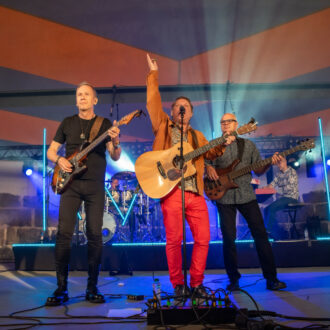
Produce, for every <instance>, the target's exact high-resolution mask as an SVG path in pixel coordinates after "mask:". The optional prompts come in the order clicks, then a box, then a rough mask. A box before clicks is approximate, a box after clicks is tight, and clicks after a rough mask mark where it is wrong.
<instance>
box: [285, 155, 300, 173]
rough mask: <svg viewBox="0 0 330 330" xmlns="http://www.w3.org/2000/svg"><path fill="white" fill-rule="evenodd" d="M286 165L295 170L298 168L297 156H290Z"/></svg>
mask: <svg viewBox="0 0 330 330" xmlns="http://www.w3.org/2000/svg"><path fill="white" fill-rule="evenodd" d="M287 164H288V166H291V167H292V168H294V169H295V170H297V169H298V168H299V167H300V162H299V157H298V156H297V155H291V156H290V157H289V158H288V160H287Z"/></svg>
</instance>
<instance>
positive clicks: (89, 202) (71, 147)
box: [46, 82, 121, 306]
mask: <svg viewBox="0 0 330 330" xmlns="http://www.w3.org/2000/svg"><path fill="white" fill-rule="evenodd" d="M97 101H98V99H97V95H96V91H95V89H94V87H93V86H91V85H90V84H88V83H86V82H83V83H81V84H80V85H78V87H77V89H76V105H77V107H78V114H77V115H74V116H71V117H67V118H65V119H64V120H63V121H62V123H61V124H60V126H59V128H58V130H57V132H56V135H55V137H54V140H53V141H52V142H51V144H50V146H49V149H48V151H47V157H48V159H49V160H51V161H52V162H54V163H55V164H57V165H58V166H59V167H60V168H61V170H63V171H65V172H72V164H71V162H69V161H68V160H67V158H64V157H61V156H59V155H58V154H57V152H58V150H59V148H60V146H61V145H62V144H63V143H65V142H66V157H68V156H70V155H71V154H73V153H74V152H75V151H77V149H78V148H79V146H81V145H82V144H83V143H84V142H86V141H88V139H89V135H90V132H91V129H92V127H93V124H94V122H95V120H96V117H97V116H96V115H95V113H94V106H95V105H96V104H97ZM106 131H108V137H107V138H106V139H105V140H103V141H102V142H101V143H100V144H99V145H97V147H95V148H94V149H93V150H92V151H90V153H89V154H88V158H87V163H86V165H87V171H86V172H85V173H83V174H81V175H80V176H78V177H76V178H74V180H73V181H72V182H71V183H70V185H69V186H68V188H67V189H66V190H65V191H64V192H63V194H62V195H61V201H60V209H59V222H58V232H57V236H56V245H55V267H56V277H57V289H56V290H55V291H54V293H53V295H52V296H50V297H48V299H47V302H46V305H47V306H57V305H61V304H62V303H63V302H65V301H67V300H68V299H69V298H68V290H67V280H68V270H69V261H70V251H71V239H72V235H73V232H74V228H75V223H76V220H77V212H78V209H79V207H80V205H81V203H82V201H84V202H85V210H86V231H87V233H86V234H87V239H88V282H87V289H86V297H85V298H86V300H88V301H90V302H92V303H102V302H104V301H105V300H104V296H103V295H102V294H100V292H99V291H98V289H97V280H98V275H99V269H100V264H101V254H102V222H103V210H104V175H105V169H106V157H105V156H106V155H105V153H106V150H108V152H109V154H110V157H111V158H112V159H113V160H115V161H116V160H118V159H119V157H120V154H121V149H120V146H119V128H118V127H116V122H114V126H112V124H111V122H110V121H109V120H108V119H105V118H103V121H102V124H101V126H100V129H99V131H98V133H97V135H96V138H97V137H98V136H100V135H101V134H102V133H104V132H106Z"/></svg>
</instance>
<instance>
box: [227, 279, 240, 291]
mask: <svg viewBox="0 0 330 330" xmlns="http://www.w3.org/2000/svg"><path fill="white" fill-rule="evenodd" d="M238 289H239V280H236V281H230V283H229V284H228V285H227V287H226V290H227V291H230V292H232V291H237V290H238Z"/></svg>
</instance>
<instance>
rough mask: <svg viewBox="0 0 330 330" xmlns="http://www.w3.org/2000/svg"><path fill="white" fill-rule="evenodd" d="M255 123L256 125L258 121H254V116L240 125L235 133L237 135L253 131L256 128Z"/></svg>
mask: <svg viewBox="0 0 330 330" xmlns="http://www.w3.org/2000/svg"><path fill="white" fill-rule="evenodd" d="M257 125H258V122H256V121H255V119H254V118H251V119H250V121H249V122H248V123H247V124H245V125H243V126H240V127H239V128H238V129H237V130H236V133H237V134H238V135H244V134H248V133H251V132H254V131H255V130H256V129H257V128H258V126H257Z"/></svg>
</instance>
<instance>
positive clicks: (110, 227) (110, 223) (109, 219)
mask: <svg viewBox="0 0 330 330" xmlns="http://www.w3.org/2000/svg"><path fill="white" fill-rule="evenodd" d="M116 228H117V223H116V220H115V216H114V215H113V214H112V213H108V212H104V214H103V226H102V242H103V244H105V243H108V242H109V241H110V240H111V239H112V237H113V236H114V234H115V232H116ZM84 235H85V237H86V239H87V234H86V220H84Z"/></svg>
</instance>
